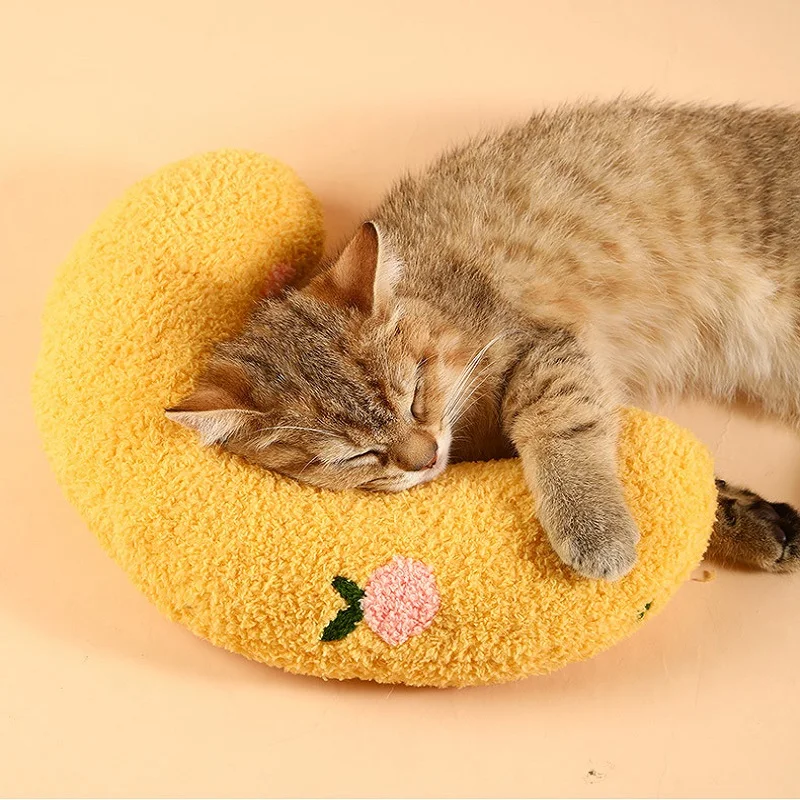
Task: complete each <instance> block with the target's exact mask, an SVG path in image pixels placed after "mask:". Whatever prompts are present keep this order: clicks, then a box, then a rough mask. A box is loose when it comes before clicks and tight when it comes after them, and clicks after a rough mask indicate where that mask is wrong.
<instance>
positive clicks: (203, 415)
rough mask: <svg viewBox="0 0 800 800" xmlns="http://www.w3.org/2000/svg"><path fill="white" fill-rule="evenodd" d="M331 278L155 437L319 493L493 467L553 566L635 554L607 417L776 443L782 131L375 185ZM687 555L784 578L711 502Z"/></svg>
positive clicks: (681, 113) (783, 534)
mask: <svg viewBox="0 0 800 800" xmlns="http://www.w3.org/2000/svg"><path fill="white" fill-rule="evenodd" d="M368 219H369V221H368V222H365V223H364V224H363V225H361V227H360V228H359V229H358V231H357V232H356V233H355V235H354V236H353V238H352V239H351V240H350V242H349V244H347V246H346V247H345V248H344V250H343V251H342V252H341V254H340V255H339V257H338V258H336V259H335V260H334V261H333V262H332V264H330V265H329V266H327V268H326V269H325V270H324V271H321V272H320V273H319V274H318V275H317V276H316V277H314V278H313V279H312V280H311V281H310V282H308V283H307V285H305V286H303V287H302V288H293V289H290V290H288V291H286V292H283V293H282V294H281V296H279V297H272V298H267V299H265V300H263V301H262V302H260V303H259V304H258V305H257V307H256V308H255V310H254V311H253V313H252V316H251V317H250V319H249V320H248V322H247V324H246V326H245V328H244V330H243V331H242V332H241V334H240V335H239V336H238V337H236V338H234V339H232V340H230V341H226V342H223V343H221V344H219V346H218V347H217V349H216V351H215V354H214V355H213V356H212V358H211V359H210V361H209V363H208V365H207V367H206V368H205V371H204V373H203V374H202V375H201V376H200V378H199V381H198V384H197V388H196V390H195V391H194V392H193V393H192V394H191V395H190V396H189V397H187V398H186V399H185V400H184V401H183V402H182V403H180V404H179V405H178V406H177V407H176V408H173V409H169V410H168V411H167V414H168V416H169V417H170V418H171V419H174V420H176V421H177V422H179V423H181V424H183V425H186V426H188V427H191V428H194V429H196V430H197V431H199V433H200V434H201V437H202V440H203V442H204V443H205V444H215V445H221V446H222V447H224V448H225V449H226V450H228V451H230V452H232V453H235V454H238V455H240V456H243V457H244V458H246V459H248V460H249V461H251V462H254V463H255V464H258V465H261V466H263V467H266V468H268V469H271V470H276V471H278V472H281V473H284V474H286V475H289V476H291V477H293V478H296V479H298V480H300V481H305V482H308V483H311V484H314V485H317V486H321V487H325V488H328V489H350V488H354V487H360V488H363V489H373V490H381V491H401V490H406V489H410V488H412V487H414V486H417V485H419V484H422V483H425V482H426V481H430V480H433V479H434V478H436V477H437V476H438V475H440V474H441V473H442V471H443V470H444V469H445V468H446V466H447V464H448V463H452V462H454V461H459V460H465V459H469V460H474V459H493V458H500V457H506V456H512V455H514V454H516V455H519V456H520V457H521V459H522V464H523V467H524V473H525V477H526V480H527V482H528V484H529V486H530V488H531V491H532V492H533V494H534V496H535V498H536V500H537V504H538V516H539V518H540V520H541V522H542V525H543V527H544V529H545V530H546V532H547V535H548V536H549V539H550V541H551V542H552V545H553V547H554V549H555V551H556V552H557V553H558V555H559V556H560V557H561V559H563V561H564V562H566V563H567V564H569V565H571V566H572V567H573V568H574V569H575V570H577V571H578V572H579V573H581V574H582V575H585V576H588V577H590V578H605V579H609V580H613V579H616V578H619V577H620V576H622V575H624V574H625V573H627V572H628V571H629V570H630V569H631V567H632V566H633V565H634V562H635V559H636V543H637V539H638V538H639V534H638V531H637V529H636V525H635V524H634V522H633V519H632V518H631V515H630V513H629V511H628V509H627V507H626V504H625V501H624V499H623V494H622V491H621V487H620V484H619V481H618V478H617V465H616V463H615V457H616V436H617V429H618V408H619V405H620V404H621V403H637V402H642V401H644V400H649V399H651V398H652V397H653V396H656V395H664V394H670V395H683V396H685V395H694V396H702V397H706V398H712V399H723V400H728V399H731V398H733V397H734V396H742V397H746V398H749V399H751V400H753V401H756V402H758V403H759V404H760V405H761V407H762V408H763V409H764V410H765V411H766V412H768V413H772V414H774V415H777V416H778V417H779V418H781V419H783V420H785V421H786V422H788V423H790V424H793V425H800V114H797V113H793V112H790V111H784V110H775V109H770V110H748V109H744V108H740V107H737V106H727V107H695V106H682V105H671V104H662V103H657V102H653V101H650V100H647V99H644V100H620V101H617V102H613V103H595V104H589V105H581V106H572V107H564V108H561V109H558V110H555V111H549V112H545V113H540V114H537V115H535V116H533V117H532V118H531V119H530V120H529V121H528V122H527V123H525V124H523V125H519V126H516V127H511V128H509V129H508V130H506V131H504V132H502V133H500V134H499V135H490V136H486V137H484V138H479V139H477V140H475V141H472V142H470V143H468V144H467V145H465V146H462V147H460V148H458V149H455V150H453V151H452V152H449V153H447V154H445V155H444V156H443V157H441V158H440V159H439V160H438V161H437V162H436V163H434V164H433V165H432V166H431V167H430V168H429V169H427V171H425V172H423V173H422V174H421V175H419V176H417V177H406V178H403V179H402V180H400V181H399V182H398V183H397V184H396V185H395V186H394V188H393V189H392V190H391V191H390V192H389V193H388V195H387V196H386V197H385V199H384V200H383V202H382V203H381V204H380V205H379V206H378V207H377V208H376V209H375V210H374V212H373V213H372V214H370V215H369V217H368ZM717 485H718V491H719V508H718V513H717V520H716V525H715V529H714V534H713V537H712V542H711V550H710V554H711V555H712V556H716V557H717V558H720V559H723V560H727V561H735V562H740V563H744V564H749V565H754V566H757V567H760V568H762V569H766V570H770V571H773V572H789V571H792V570H796V569H798V567H800V537H799V536H798V531H800V518H798V515H797V514H796V513H795V512H794V510H793V509H792V508H791V507H789V506H787V505H784V504H771V503H768V502H766V501H765V500H763V499H761V498H760V497H758V496H756V495H754V494H752V493H750V492H747V491H744V490H741V489H736V488H733V487H730V486H728V485H727V484H726V483H724V482H723V481H718V483H717Z"/></svg>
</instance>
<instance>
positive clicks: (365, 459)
mask: <svg viewBox="0 0 800 800" xmlns="http://www.w3.org/2000/svg"><path fill="white" fill-rule="evenodd" d="M382 458H383V453H381V451H380V450H376V449H374V448H372V449H369V450H363V451H362V452H360V453H356V454H355V455H352V456H350V457H349V458H344V459H342V460H341V461H339V462H338V463H339V464H342V465H345V464H346V465H347V466H349V467H355V466H365V465H367V464H378V463H380V462H381V459H382Z"/></svg>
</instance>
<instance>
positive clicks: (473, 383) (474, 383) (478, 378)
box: [448, 367, 492, 427]
mask: <svg viewBox="0 0 800 800" xmlns="http://www.w3.org/2000/svg"><path fill="white" fill-rule="evenodd" d="M491 372H492V369H491V367H484V369H483V370H482V371H481V372H479V373H478V374H477V375H475V376H473V377H472V379H471V380H470V382H469V384H467V386H466V388H465V390H464V391H463V392H462V394H461V396H460V397H459V401H458V403H457V404H456V405H455V406H454V407H453V408H452V409H451V410H450V415H449V416H448V421H449V423H450V425H451V426H452V427H455V425H456V423H457V422H458V421H459V420H460V419H461V417H462V416H463V415H464V413H465V405H466V404H467V403H468V402H469V400H470V398H471V397H473V396H474V395H475V393H476V392H477V391H478V389H479V388H480V387H481V386H482V385H483V384H484V383H485V382H486V380H487V378H488V377H489V375H490V374H491ZM471 407H472V405H470V408H471Z"/></svg>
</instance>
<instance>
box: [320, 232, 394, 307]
mask: <svg viewBox="0 0 800 800" xmlns="http://www.w3.org/2000/svg"><path fill="white" fill-rule="evenodd" d="M402 268H403V264H402V262H401V261H400V259H399V258H398V257H397V255H396V254H395V252H394V250H393V248H392V247H391V245H390V244H389V243H388V242H387V241H386V237H385V236H383V235H382V234H381V231H380V229H379V228H378V226H377V225H376V224H375V223H374V222H365V223H364V224H363V225H362V226H361V227H360V228H359V229H358V232H357V233H356V235H355V236H354V237H353V238H352V239H351V240H350V242H349V243H348V244H347V247H345V249H344V250H343V251H342V254H341V255H340V256H339V258H338V259H337V260H336V263H335V264H334V265H333V266H332V267H331V268H330V269H329V270H328V271H327V272H325V273H323V274H322V275H320V276H319V277H318V278H316V279H315V280H313V281H312V282H311V283H310V284H309V286H308V291H309V292H310V293H311V294H313V295H314V296H316V297H318V298H319V299H320V300H324V301H325V302H327V303H331V304H332V305H345V306H351V307H353V308H357V309H358V310H359V311H361V312H363V313H364V314H368V315H369V314H380V315H387V314H389V313H390V312H391V310H392V309H393V308H394V287H395V285H396V284H397V281H398V280H399V279H400V275H401V273H402Z"/></svg>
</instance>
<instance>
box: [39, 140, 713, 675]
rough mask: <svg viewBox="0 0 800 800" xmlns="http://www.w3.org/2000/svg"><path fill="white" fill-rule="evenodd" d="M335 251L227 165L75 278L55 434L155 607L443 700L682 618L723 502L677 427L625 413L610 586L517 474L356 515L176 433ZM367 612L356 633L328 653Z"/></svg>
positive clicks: (196, 164) (500, 466)
mask: <svg viewBox="0 0 800 800" xmlns="http://www.w3.org/2000/svg"><path fill="white" fill-rule="evenodd" d="M322 240H323V235H322V220H321V213H320V208H319V205H318V203H317V201H316V200H315V199H314V197H313V196H312V194H311V193H310V192H309V190H308V189H307V188H306V187H305V186H303V184H302V183H301V182H300V181H299V179H298V178H297V177H296V176H295V175H294V173H292V172H291V171H290V170H289V169H287V168H286V167H285V166H283V165H281V164H279V163H277V162H276V161H274V160H272V159H270V158H267V157H265V156H263V155H259V154H256V153H249V152H241V151H222V152H215V153H210V154H207V155H203V156H198V157H196V158H191V159H188V160H186V161H182V162H180V163H178V164H175V165H172V166H169V167H167V168H165V169H163V170H161V171H160V172H158V173H156V174H155V175H153V176H152V177H150V178H147V179H145V180H143V181H142V182H140V183H138V184H137V185H136V186H134V187H133V188H132V189H130V190H129V191H128V192H127V193H126V194H125V195H124V196H123V197H122V198H121V199H120V200H118V201H117V202H115V203H113V204H112V205H111V206H110V207H109V209H108V210H107V211H106V212H105V213H104V214H103V215H102V216H101V217H100V219H99V220H98V221H97V222H96V223H95V224H94V226H93V227H92V228H91V229H90V230H89V231H88V232H87V233H86V234H85V235H84V236H83V238H82V239H81V240H80V241H79V243H78V244H77V246H76V247H75V250H74V251H73V253H72V255H71V256H70V257H69V259H68V260H67V261H66V263H65V264H64V265H63V267H62V268H61V270H60V272H59V273H58V276H57V278H56V281H55V285H54V287H53V289H52V291H51V293H50V297H49V299H48V302H47V306H46V310H45V314H44V331H43V345H42V350H41V355H40V358H39V363H38V367H37V370H36V376H35V381H34V404H35V408H36V413H37V418H38V424H39V426H40V430H41V433H42V437H43V440H44V443H45V447H46V450H47V453H48V455H49V458H50V461H51V463H52V465H53V467H54V469H55V472H56V475H57V477H58V480H59V481H60V483H61V484H62V485H63V487H64V489H65V491H66V493H67V495H68V497H69V498H70V500H71V501H72V502H73V503H74V504H75V506H76V507H77V508H78V509H79V511H80V513H81V514H82V515H83V517H84V519H85V520H86V522H87V524H88V526H89V527H90V529H91V530H92V531H93V532H94V533H95V534H96V535H97V537H98V539H99V540H100V542H101V544H102V545H103V547H104V548H105V549H106V550H107V551H108V552H109V554H110V555H111V556H112V557H113V558H114V559H115V560H116V561H117V562H118V563H119V564H120V565H121V566H122V568H123V569H124V570H125V571H126V572H127V573H128V575H129V576H130V578H131V579H132V580H133V582H134V583H135V584H136V586H138V587H139V588H140V589H141V590H142V591H143V592H144V593H145V594H146V595H147V596H148V597H149V598H150V599H151V600H152V601H153V602H154V603H155V604H156V605H157V606H158V607H159V608H160V609H161V610H162V611H163V612H164V613H165V614H167V615H168V616H169V617H170V618H171V619H173V620H176V621H178V622H180V623H182V624H184V625H186V626H187V627H188V628H190V629H191V630H192V631H194V632H195V633H196V634H198V635H199V636H202V637H203V638H206V639H208V640H209V641H211V642H213V643H214V644H217V645H220V646H222V647H226V648H228V649H230V650H233V651H235V652H237V653H241V654H243V655H245V656H247V657H248V658H252V659H256V660H258V661H263V662H265V663H267V664H271V665H274V666H279V667H282V668H284V669H287V670H289V671H292V672H299V673H306V674H311V675H319V676H322V677H326V678H364V679H372V680H377V681H382V682H401V683H407V684H413V685H432V686H464V685H469V684H484V683H495V682H500V681H507V680H512V679H515V678H520V677H522V676H525V675H530V674H536V673H545V672H549V671H551V670H554V669H557V668H559V667H561V666H563V665H565V664H567V663H568V662H571V661H575V660H578V659H584V658H588V657H590V656H592V655H594V654H595V653H597V652H599V651H601V650H603V649H605V648H607V647H609V646H610V645H611V644H613V643H614V642H616V641H618V640H620V639H622V638H623V637H625V636H627V635H628V634H630V633H632V632H633V631H635V630H637V629H638V628H639V627H640V626H641V625H642V624H644V623H645V622H646V620H647V619H649V618H650V617H652V616H653V615H654V614H655V613H656V612H658V611H659V610H660V609H661V608H663V606H664V604H665V603H666V601H667V600H668V598H669V597H670V595H672V593H673V592H674V591H675V590H676V588H677V587H678V586H679V585H680V584H681V582H682V581H684V580H685V579H686V577H687V576H688V575H689V573H690V571H691V570H692V569H693V567H694V566H695V565H696V564H697V563H698V562H699V560H700V558H701V557H702V554H703V551H704V550H705V547H706V544H707V541H708V537H709V535H710V533H711V527H712V523H713V518H714V512H715V500H716V493H715V487H714V480H713V471H712V464H711V459H710V456H709V454H708V452H707V450H706V449H705V448H704V447H703V446H702V445H700V444H699V443H698V442H697V441H696V440H695V439H694V438H693V437H692V436H691V435H690V434H689V433H688V432H686V431H684V430H682V429H681V428H679V427H678V426H676V425H674V424H673V423H671V422H668V421H667V420H664V419H661V418H657V417H654V416H651V415H649V414H646V413H644V412H641V411H628V412H626V413H625V418H624V424H623V427H624V432H623V435H622V437H621V444H620V449H621V453H620V455H621V477H622V480H623V482H624V485H625V490H626V495H627V499H628V502H629V504H630V507H631V509H632V512H633V514H634V517H635V518H636V520H637V522H638V524H639V526H640V529H641V532H642V540H641V543H640V545H639V562H638V565H637V566H636V568H635V569H634V570H633V572H632V573H631V574H630V575H628V576H627V577H626V578H624V579H623V580H621V581H619V582H617V583H605V582H597V581H590V580H586V579H583V578H580V577H578V576H577V575H575V574H574V573H573V572H572V571H570V569H568V568H567V567H566V566H564V565H563V564H561V563H560V561H559V560H558V558H557V557H556V555H555V554H554V553H553V551H552V549H551V547H550V544H549V543H548V541H547V539H546V537H545V535H544V533H543V532H542V530H541V528H540V527H539V525H538V523H537V522H536V520H535V519H534V512H533V502H532V500H531V497H530V495H529V492H528V490H527V488H526V487H525V484H524V481H523V478H522V474H521V469H520V466H519V464H518V463H517V462H516V461H502V462H494V463H488V464H462V465H458V466H455V467H453V468H451V469H449V470H448V471H447V473H446V474H445V475H444V476H443V477H442V478H440V479H439V480H437V481H435V482H434V483H432V484H428V485H426V486H424V487H421V488H419V489H416V490H413V491H411V492H407V493H401V494H396V495H385V496H384V495H375V494H366V493H359V492H351V493H338V494H335V493H328V492H324V491H320V490H317V489H314V488H311V487H309V486H303V485H299V484H297V483H294V482H292V481H290V480H288V479H284V478H281V477H278V476H276V475H273V474H270V473H268V472H265V471H263V470H259V469H257V468H254V467H251V466H248V465H247V464H245V463H243V462H241V461H239V460H236V459H235V458H234V457H231V456H226V455H224V454H221V453H219V452H217V451H216V450H214V449H208V448H205V449H204V448H200V447H199V446H198V443H197V439H196V437H195V436H194V435H193V434H192V433H190V432H189V431H187V430H184V429H181V428H179V427H178V426H176V425H175V424H174V423H171V422H169V421H168V420H167V419H165V418H164V413H163V409H164V408H165V407H167V406H170V405H171V404H172V403H174V402H176V401H177V400H179V399H180V398H181V397H183V396H184V395H185V394H186V393H187V392H188V391H189V390H190V389H191V386H192V381H193V378H194V376H195V375H196V373H197V371H198V369H199V368H200V366H201V365H202V363H203V359H204V357H205V356H206V355H207V354H208V352H209V350H210V347H211V345H212V343H213V342H214V341H215V340H217V339H219V338H220V337H224V336H226V335H229V334H232V333H234V332H235V331H236V329H237V326H238V325H239V324H240V322H241V321H242V319H243V318H244V316H245V314H246V313H247V311H248V309H249V307H250V304H251V303H252V302H253V301H254V299H255V298H256V297H258V296H259V294H260V293H262V292H263V291H265V289H264V287H265V286H266V287H268V288H267V291H272V289H271V288H270V287H271V283H270V280H269V277H270V268H271V266H272V265H278V264H291V265H293V267H296V268H297V269H300V270H302V269H308V268H310V267H312V266H313V265H314V264H315V263H316V261H317V259H318V257H319V255H320V251H321V248H322ZM398 557H400V558H398ZM335 579H336V581H335V585H332V582H334V580H335ZM393 598H394V599H393ZM393 604H394V606H393ZM347 610H349V611H350V612H351V613H350V617H349V618H346V619H345V621H344V622H345V625H344V627H345V628H347V627H349V628H350V630H349V631H348V632H346V633H345V634H344V635H343V636H340V637H338V638H332V639H331V640H328V641H326V640H325V638H326V637H324V636H323V633H324V631H325V630H326V628H327V627H328V626H329V625H330V624H331V621H332V620H335V619H336V618H337V616H338V615H339V614H340V612H343V611H347ZM645 611H647V613H646V614H645V613H644V612H645Z"/></svg>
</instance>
